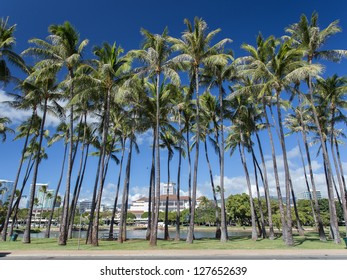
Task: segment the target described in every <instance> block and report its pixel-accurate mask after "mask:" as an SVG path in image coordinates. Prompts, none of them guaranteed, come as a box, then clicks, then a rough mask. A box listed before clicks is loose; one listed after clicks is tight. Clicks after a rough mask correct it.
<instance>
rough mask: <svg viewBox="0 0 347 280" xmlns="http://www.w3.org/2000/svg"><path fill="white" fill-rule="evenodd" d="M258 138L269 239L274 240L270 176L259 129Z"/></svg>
mask: <svg viewBox="0 0 347 280" xmlns="http://www.w3.org/2000/svg"><path fill="white" fill-rule="evenodd" d="M256 138H257V142H258V147H259V152H260V157H261V162H262V167H263V171H264V193H265V198H266V203H267V212H268V220H269V239H270V240H273V239H275V232H274V227H273V221H272V209H271V200H270V193H269V183H268V177H267V168H266V164H265V158H264V153H263V147H262V145H261V142H260V138H259V134H258V132H257V131H256Z"/></svg>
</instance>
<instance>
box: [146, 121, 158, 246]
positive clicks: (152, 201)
mask: <svg viewBox="0 0 347 280" xmlns="http://www.w3.org/2000/svg"><path fill="white" fill-rule="evenodd" d="M155 139H156V138H155V128H154V129H153V145H152V166H151V174H150V178H149V191H148V192H149V195H148V222H147V233H146V240H150V239H151V232H152V228H153V226H154V225H153V219H154V215H155V214H154V212H155V151H156V150H155V145H156V144H155V143H156V140H155Z"/></svg>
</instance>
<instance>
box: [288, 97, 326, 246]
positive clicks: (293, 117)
mask: <svg viewBox="0 0 347 280" xmlns="http://www.w3.org/2000/svg"><path fill="white" fill-rule="evenodd" d="M300 103H301V102H300ZM302 105H303V104H302V103H301V105H299V107H297V108H295V110H294V112H295V114H289V115H287V117H286V125H287V127H288V128H289V130H290V132H289V133H294V132H298V133H301V135H302V139H303V142H304V147H305V152H306V158H307V162H308V167H309V173H310V181H311V188H312V194H313V202H314V211H313V213H315V214H316V215H317V228H318V233H319V238H320V240H321V241H326V236H325V233H324V225H323V221H322V218H321V214H320V208H319V203H318V198H317V189H316V183H315V179H314V175H313V168H312V161H311V155H310V150H309V144H308V140H307V134H308V131H309V130H310V129H312V128H311V126H312V125H311V124H310V123H311V121H312V118H311V111H310V110H309V109H308V108H304V107H303V106H302ZM298 145H299V147H300V143H298ZM300 153H301V148H300ZM303 165H304V163H303ZM304 172H305V178H306V171H305V166H304ZM306 180H307V179H306ZM306 184H307V188H308V189H307V190H308V192H309V194H311V190H310V187H309V185H308V183H306ZM310 197H311V195H310Z"/></svg>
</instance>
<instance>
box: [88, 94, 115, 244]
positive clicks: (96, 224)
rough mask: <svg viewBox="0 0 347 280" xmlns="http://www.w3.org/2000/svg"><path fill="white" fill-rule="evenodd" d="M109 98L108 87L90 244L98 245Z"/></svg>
mask: <svg viewBox="0 0 347 280" xmlns="http://www.w3.org/2000/svg"><path fill="white" fill-rule="evenodd" d="M110 98H111V92H110V89H109V90H108V91H107V93H106V102H105V106H104V125H103V135H102V146H101V154H100V157H101V169H100V173H99V175H98V176H99V191H98V195H97V199H96V207H95V210H96V214H95V219H94V221H93V231H92V245H93V246H98V245H99V243H98V233H99V215H100V207H101V198H102V192H103V188H104V173H105V168H106V163H105V157H106V146H107V135H108V126H109V119H110V117H109V112H110Z"/></svg>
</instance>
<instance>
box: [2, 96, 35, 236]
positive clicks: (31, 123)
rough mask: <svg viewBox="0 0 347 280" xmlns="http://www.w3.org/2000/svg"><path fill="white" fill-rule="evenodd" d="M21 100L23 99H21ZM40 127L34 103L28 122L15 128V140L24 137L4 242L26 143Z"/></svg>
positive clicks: (3, 233) (4, 230)
mask: <svg viewBox="0 0 347 280" xmlns="http://www.w3.org/2000/svg"><path fill="white" fill-rule="evenodd" d="M21 100H23V98H21ZM40 125H41V119H40V118H39V117H38V116H37V112H36V102H35V104H34V109H33V111H32V116H31V117H30V118H29V120H28V121H25V122H24V123H23V124H22V125H20V126H18V127H17V131H18V133H17V136H16V137H15V140H16V139H19V138H22V137H25V141H24V145H23V149H22V153H21V159H20V161H19V167H18V170H17V174H16V178H15V181H14V183H13V190H12V193H11V196H10V201H9V205H10V206H11V207H8V209H7V214H6V218H5V221H4V228H3V230H2V237H1V238H2V240H3V241H6V237H7V227H8V223H9V220H10V216H11V213H12V205H13V201H14V197H15V192H16V189H17V185H18V181H19V176H20V173H21V170H22V166H23V163H24V160H25V158H26V155H25V153H26V152H27V146H28V143H29V137H30V135H32V134H34V135H36V137H37V134H38V131H39V128H40ZM36 137H35V141H36Z"/></svg>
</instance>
